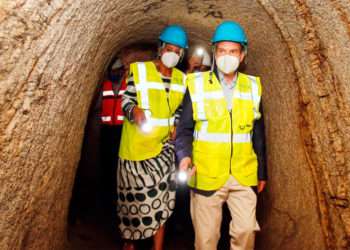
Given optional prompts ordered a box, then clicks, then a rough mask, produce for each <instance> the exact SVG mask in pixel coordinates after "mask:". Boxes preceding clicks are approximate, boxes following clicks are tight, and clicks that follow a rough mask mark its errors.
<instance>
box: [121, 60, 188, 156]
mask: <svg viewBox="0 0 350 250" xmlns="http://www.w3.org/2000/svg"><path fill="white" fill-rule="evenodd" d="M130 72H131V73H132V74H133V77H134V82H135V87H136V93H137V103H138V107H139V108H142V109H143V110H147V111H150V113H151V119H150V122H151V124H152V126H153V129H152V131H151V132H149V133H144V132H142V131H141V130H140V128H139V127H138V126H137V125H136V124H135V123H132V122H130V121H128V120H127V119H125V120H124V125H123V131H122V137H121V144H120V150H119V156H120V157H121V158H122V159H125V160H132V161H142V160H145V159H150V158H153V157H155V156H157V155H158V154H159V153H160V152H161V150H162V147H163V143H164V142H165V141H167V140H168V139H169V134H170V131H172V130H173V128H174V114H175V111H176V110H177V108H178V107H179V106H180V104H181V102H182V99H183V96H184V94H185V91H186V87H185V75H184V74H183V73H182V72H181V71H179V70H178V69H176V68H174V69H173V70H172V75H171V83H170V91H169V93H166V91H165V87H164V83H163V82H162V79H161V75H160V73H159V72H158V71H157V68H156V66H155V64H154V63H153V62H145V63H133V64H131V65H130Z"/></svg>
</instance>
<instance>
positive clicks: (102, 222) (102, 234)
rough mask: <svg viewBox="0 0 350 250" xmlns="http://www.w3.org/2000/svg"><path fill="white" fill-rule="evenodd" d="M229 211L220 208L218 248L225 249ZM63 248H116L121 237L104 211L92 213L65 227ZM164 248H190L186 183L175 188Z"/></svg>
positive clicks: (142, 244)
mask: <svg viewBox="0 0 350 250" xmlns="http://www.w3.org/2000/svg"><path fill="white" fill-rule="evenodd" d="M229 221H230V215H229V211H228V209H227V207H226V206H224V208H223V223H222V227H221V239H220V242H219V245H218V249H229V241H230V240H229V235H228V231H229ZM68 243H69V245H68V248H67V250H101V249H103V250H119V249H122V239H121V238H120V236H119V235H118V231H117V230H116V224H114V223H113V221H112V220H111V219H110V218H108V216H107V217H106V216H105V214H102V213H98V212H97V213H96V214H95V216H93V218H92V216H90V218H87V219H86V220H83V221H80V220H77V221H76V222H75V223H74V224H70V225H69V228H68ZM136 246H137V250H150V249H151V248H152V239H151V238H150V239H147V240H142V241H137V242H136ZM164 249H166V250H194V232H193V227H192V224H191V218H190V214H189V192H188V190H187V188H186V187H182V188H179V189H178V192H177V204H176V207H175V211H174V213H173V215H172V216H171V217H170V219H169V220H168V221H167V223H166V233H165V241H164Z"/></svg>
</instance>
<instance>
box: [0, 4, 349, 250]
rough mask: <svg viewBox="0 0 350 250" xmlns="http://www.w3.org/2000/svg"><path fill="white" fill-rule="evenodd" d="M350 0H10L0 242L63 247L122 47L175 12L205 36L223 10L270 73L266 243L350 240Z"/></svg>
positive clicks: (146, 37) (4, 32) (1, 22)
mask: <svg viewBox="0 0 350 250" xmlns="http://www.w3.org/2000/svg"><path fill="white" fill-rule="evenodd" d="M349 18H350V4H349V2H348V1H346V0H343V1H341V0H338V1H336V0H327V1H322V0H319V1H317V0H312V1H311V0H289V1H279V0H276V1H268V0H257V1H255V0H254V1H253V0H249V1H229V2H228V1H223V0H219V1H212V0H206V1H199V0H186V1H185V0H183V1H170V0H162V1H159V0H158V1H157V0H153V1H152V0H147V1H136V0H133V1H117V0H116V1H102V0H100V1H92V0H85V1H83V0H74V1H73V0H66V1H63V0H50V1H44V0H37V1H33V0H32V1H31V0H12V1H10V0H5V1H1V2H0V55H1V63H0V164H1V168H0V185H1V188H0V215H1V219H0V248H1V249H39V248H40V249H62V248H64V247H65V243H66V223H67V222H66V221H67V213H68V205H69V200H70V197H71V191H72V185H73V180H74V175H75V171H76V166H77V162H78V160H79V157H80V149H81V142H82V134H83V130H84V125H85V121H86V117H87V113H88V107H89V105H90V102H91V98H92V95H93V92H94V90H95V87H96V84H97V83H98V80H99V79H100V78H101V76H102V74H103V72H104V70H105V68H106V65H107V64H108V63H109V61H110V59H111V58H112V56H113V55H114V54H113V53H114V52H115V51H117V50H118V49H120V48H122V47H123V46H125V45H127V44H130V43H133V42H139V41H147V42H148V41H150V42H154V41H155V39H156V37H157V35H158V34H159V31H160V30H161V28H163V27H164V26H165V25H166V24H168V23H179V24H182V25H184V26H185V28H186V29H187V30H188V33H189V36H190V39H191V41H192V42H193V41H200V42H205V43H209V38H210V35H211V34H212V32H213V30H214V28H215V26H216V25H217V24H218V23H220V22H221V21H222V20H223V19H234V20H236V21H239V22H240V23H241V24H242V25H243V26H244V27H245V28H246V30H247V34H248V37H249V41H250V46H249V52H248V58H247V68H246V71H247V72H248V73H251V74H257V75H260V76H261V77H262V81H263V86H264V93H263V103H264V109H265V121H266V133H267V138H268V163H269V176H270V179H269V186H268V190H267V192H266V193H265V194H264V195H263V196H261V198H260V199H261V207H260V211H259V213H261V216H260V217H261V218H260V220H261V221H260V223H261V226H262V232H261V233H260V234H259V240H258V248H259V249H348V247H349V236H350V211H349V191H348V188H349V184H350V183H349V182H350V181H349V177H350V172H349V160H348V158H349V156H350V151H349V147H350V143H349V138H348V137H349V135H350V133H349V122H350V121H349V119H350V118H349V117H350V116H349V100H350V89H349V87H348V85H347V84H348V82H349V75H350V69H349V67H350V66H349V65H350V59H349V58H350V46H348V44H349V40H350V39H349V38H350V21H349V20H350V19H349Z"/></svg>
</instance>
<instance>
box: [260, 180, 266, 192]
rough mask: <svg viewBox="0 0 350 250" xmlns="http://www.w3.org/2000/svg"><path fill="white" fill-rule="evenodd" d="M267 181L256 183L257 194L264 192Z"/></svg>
mask: <svg viewBox="0 0 350 250" xmlns="http://www.w3.org/2000/svg"><path fill="white" fill-rule="evenodd" d="M266 184H267V181H258V193H261V192H262V191H264V189H265V186H266Z"/></svg>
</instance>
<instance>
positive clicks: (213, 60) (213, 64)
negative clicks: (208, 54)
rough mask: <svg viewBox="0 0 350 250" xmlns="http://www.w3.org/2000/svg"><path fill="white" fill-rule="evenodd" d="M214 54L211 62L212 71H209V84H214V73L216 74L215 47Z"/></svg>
mask: <svg viewBox="0 0 350 250" xmlns="http://www.w3.org/2000/svg"><path fill="white" fill-rule="evenodd" d="M212 54H213V59H212V62H211V66H210V71H209V83H210V84H212V83H213V72H214V66H215V45H214V46H213V47H212Z"/></svg>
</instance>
